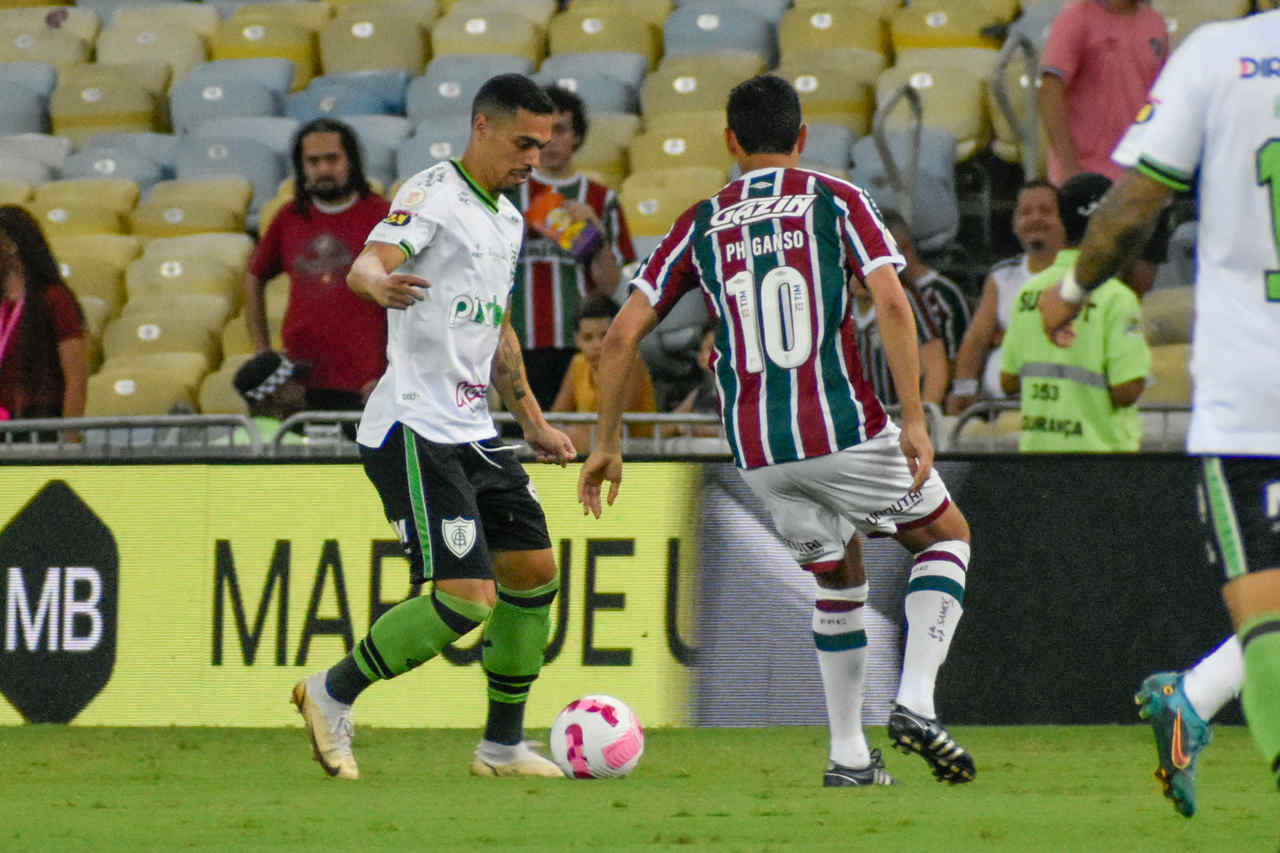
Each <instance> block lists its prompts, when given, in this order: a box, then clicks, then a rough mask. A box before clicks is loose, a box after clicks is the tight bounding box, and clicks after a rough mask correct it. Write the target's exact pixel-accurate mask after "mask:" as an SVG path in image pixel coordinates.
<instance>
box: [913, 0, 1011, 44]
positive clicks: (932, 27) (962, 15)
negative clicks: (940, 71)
mask: <svg viewBox="0 0 1280 853" xmlns="http://www.w3.org/2000/svg"><path fill="white" fill-rule="evenodd" d="M1015 11H1016V10H1015ZM1005 14H1008V17H1004V15H1005ZM1011 20H1013V13H1011V12H1008V13H1007V12H1006V10H1002V9H1000V8H998V7H992V6H984V5H983V4H981V3H969V2H967V0H965V2H958V0H917V2H915V3H912V4H911V5H910V6H908V7H904V8H902V9H899V10H898V11H896V12H894V13H893V16H892V17H891V18H890V19H889V35H890V39H891V41H892V43H893V49H894V51H895V52H896V53H900V52H901V51H904V50H912V49H915V48H938V47H981V48H999V47H1000V40H999V39H998V38H996V37H995V36H994V35H986V34H984V30H987V29H988V28H989V27H996V26H999V25H1001V24H1008V23H1009V22H1010V21H1011Z"/></svg>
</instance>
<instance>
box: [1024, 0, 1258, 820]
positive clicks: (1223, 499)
mask: <svg viewBox="0 0 1280 853" xmlns="http://www.w3.org/2000/svg"><path fill="white" fill-rule="evenodd" d="M1277 44H1280V11H1278V12H1266V13H1263V14H1259V15H1254V16H1252V17H1249V18H1244V19H1241V20H1236V21H1222V22H1214V23H1209V24H1204V25H1203V26H1201V27H1199V28H1198V29H1196V30H1195V32H1193V33H1191V35H1190V36H1188V37H1187V39H1186V41H1184V42H1183V43H1182V45H1181V46H1180V47H1179V48H1178V50H1177V51H1176V52H1175V53H1174V55H1173V56H1172V57H1171V58H1170V59H1169V62H1168V64H1167V65H1165V67H1164V70H1163V71H1161V73H1160V77H1159V79H1157V80H1156V83H1155V85H1154V86H1153V87H1152V89H1151V95H1150V97H1149V99H1148V101H1147V104H1146V106H1144V107H1143V109H1142V110H1141V112H1139V113H1138V116H1137V118H1136V120H1135V122H1134V124H1133V125H1132V126H1131V127H1130V129H1129V131H1128V133H1126V134H1125V136H1124V138H1123V139H1121V141H1120V144H1119V145H1118V146H1117V147H1116V150H1115V152H1114V153H1113V155H1112V157H1113V158H1114V159H1115V160H1116V161H1117V162H1118V163H1120V164H1121V165H1124V166H1128V167H1130V168H1129V171H1128V172H1127V173H1125V175H1124V177H1123V178H1121V180H1120V181H1119V182H1118V183H1116V185H1115V186H1114V187H1112V188H1111V191H1110V192H1108V193H1107V195H1106V196H1105V197H1104V198H1103V199H1102V201H1101V203H1100V204H1099V206H1098V209H1097V210H1096V211H1095V212H1094V214H1093V215H1092V216H1091V217H1090V219H1089V229H1088V231H1087V232H1086V233H1085V237H1084V242H1083V243H1082V244H1081V247H1080V255H1079V257H1078V258H1077V259H1076V263H1075V265H1074V267H1072V268H1071V269H1069V270H1068V271H1067V273H1066V274H1065V275H1064V276H1063V280H1062V283H1061V285H1059V286H1058V287H1053V288H1049V289H1047V290H1045V291H1044V293H1043V294H1042V295H1041V298H1040V311H1041V314H1042V315H1043V321H1044V326H1045V329H1046V331H1049V332H1052V331H1054V330H1056V329H1059V328H1061V327H1062V326H1064V325H1065V324H1067V323H1069V322H1070V321H1071V320H1072V319H1073V318H1074V317H1075V315H1076V314H1077V313H1078V312H1079V311H1080V306H1081V303H1082V302H1083V301H1085V298H1086V296H1087V295H1088V293H1089V291H1091V290H1093V289H1094V288H1096V287H1097V286H1098V285H1100V284H1101V283H1102V282H1103V281H1105V280H1106V279H1107V278H1109V277H1110V276H1112V275H1114V274H1115V273H1116V271H1117V270H1120V269H1123V268H1124V266H1125V263H1126V262H1127V261H1128V260H1129V259H1130V258H1131V257H1132V256H1133V255H1134V253H1136V252H1137V251H1138V250H1139V249H1140V248H1141V247H1142V244H1143V242H1144V240H1143V237H1144V233H1145V232H1146V231H1147V230H1148V229H1149V228H1150V226H1151V224H1152V223H1153V222H1154V221H1155V220H1156V217H1157V216H1158V215H1159V214H1160V211H1161V210H1162V209H1163V208H1164V207H1165V206H1166V205H1167V204H1168V203H1169V201H1170V199H1171V198H1172V196H1173V193H1174V192H1175V191H1178V190H1186V189H1189V188H1190V186H1191V184H1192V182H1193V176H1194V175H1195V174H1196V171H1197V170H1199V173H1200V180H1199V190H1198V195H1199V207H1200V225H1199V236H1198V240H1197V252H1196V306H1195V307H1196V312H1195V328H1194V331H1193V344H1192V355H1191V369H1192V373H1193V374H1194V375H1195V377H1196V382H1195V389H1194V392H1193V398H1192V413H1191V429H1190V431H1189V433H1188V435H1187V450H1188V452H1189V453H1192V454H1195V455H1198V456H1201V457H1202V461H1203V465H1202V482H1201V483H1200V495H1201V498H1202V505H1203V506H1204V507H1205V508H1206V511H1207V516H1208V518H1209V520H1210V522H1211V526H1212V528H1213V533H1214V538H1215V543H1216V551H1217V556H1218V558H1219V559H1220V560H1221V561H1222V565H1223V566H1224V568H1225V571H1226V576H1227V581H1226V584H1225V586H1224V587H1223V597H1224V598H1225V599H1226V602H1227V607H1228V609H1229V610H1230V611H1231V617H1232V621H1233V623H1234V624H1235V628H1236V635H1237V636H1238V637H1239V644H1240V646H1242V647H1243V656H1244V668H1243V681H1244V690H1243V692H1242V695H1241V698H1242V701H1243V704H1244V711H1245V716H1246V717H1247V718H1248V721H1249V729H1250V731H1252V733H1253V737H1254V740H1255V741H1256V742H1257V744H1258V746H1259V747H1260V748H1261V749H1262V752H1263V755H1264V756H1265V757H1266V760H1267V762H1268V763H1269V765H1270V767H1271V769H1272V771H1273V772H1275V773H1277V774H1280V258H1278V257H1277V256H1278V255H1280V57H1277V56H1276V45H1277ZM1233 645H1234V644H1233V643H1230V642H1228V643H1227V644H1225V645H1224V646H1222V647H1221V648H1220V649H1219V651H1220V652H1222V654H1221V655H1219V654H1218V652H1215V653H1214V655H1212V656H1211V658H1220V659H1221V661H1220V664H1219V666H1220V668H1221V669H1222V671H1223V672H1226V673H1230V672H1231V671H1232V670H1234V669H1235V668H1236V666H1237V665H1236V664H1235V663H1233V662H1232V659H1233V658H1234V659H1236V660H1238V655H1239V651H1238V650H1235V649H1233ZM1197 669H1200V667H1197ZM1237 671H1238V670H1237ZM1169 675H1172V676H1173V677H1172V678H1162V677H1161V676H1169ZM1224 680H1226V679H1225V678H1224ZM1194 693H1195V691H1193V690H1191V689H1188V685H1187V683H1186V678H1185V677H1178V675H1177V673H1160V674H1157V675H1156V676H1152V677H1151V678H1148V679H1147V681H1146V682H1144V683H1143V685H1142V687H1141V688H1140V690H1139V693H1138V696H1137V699H1138V701H1139V703H1141V704H1142V705H1143V715H1144V716H1150V717H1151V718H1152V721H1153V725H1154V727H1155V731H1156V744H1157V751H1158V753H1159V758H1160V767H1159V769H1158V770H1157V771H1156V776H1157V777H1158V778H1159V779H1160V780H1161V782H1162V783H1163V784H1164V786H1165V794H1166V796H1168V797H1169V798H1170V799H1172V800H1173V801H1174V804H1175V806H1177V808H1178V810H1179V811H1180V812H1181V813H1182V814H1185V815H1187V816H1190V814H1191V813H1192V812H1194V810H1195V788H1194V773H1195V759H1196V753H1197V752H1199V750H1200V749H1201V748H1202V747H1203V746H1204V745H1205V743H1207V740H1208V731H1207V728H1208V727H1207V720H1208V718H1209V716H1212V711H1213V710H1215V708H1213V704H1221V703H1222V702H1224V701H1225V700H1226V698H1229V696H1230V684H1229V683H1227V689H1225V690H1222V691H1217V694H1218V695H1217V697H1216V698H1213V697H1206V701H1208V700H1209V699H1212V703H1210V704H1209V707H1208V709H1207V710H1206V707H1205V706H1204V705H1203V704H1201V705H1198V704H1197V703H1196V701H1195V695H1194ZM1223 694H1225V695H1223ZM1277 779H1278V781H1280V775H1278V776H1277Z"/></svg>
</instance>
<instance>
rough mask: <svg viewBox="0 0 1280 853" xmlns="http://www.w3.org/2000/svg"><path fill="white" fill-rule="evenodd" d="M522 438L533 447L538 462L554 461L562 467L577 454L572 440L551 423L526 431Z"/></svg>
mask: <svg viewBox="0 0 1280 853" xmlns="http://www.w3.org/2000/svg"><path fill="white" fill-rule="evenodd" d="M524 440H525V441H526V442H528V444H529V447H531V448H532V449H533V452H534V453H535V454H536V455H537V457H538V461H539V462H548V463H554V464H556V465H559V466H560V467H561V468H563V467H564V466H565V465H567V464H569V463H570V462H572V461H573V460H574V459H576V458H577V456H578V451H577V450H576V449H575V448H574V446H573V440H572V439H571V438H569V436H567V435H565V434H564V433H563V432H562V431H560V430H558V429H556V428H555V427H553V426H551V424H546V425H544V426H543V427H542V428H541V429H537V430H530V431H529V432H526V433H525V435H524Z"/></svg>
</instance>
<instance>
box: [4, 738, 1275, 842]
mask: <svg viewBox="0 0 1280 853" xmlns="http://www.w3.org/2000/svg"><path fill="white" fill-rule="evenodd" d="M953 733H954V734H955V735H956V736H957V738H958V739H959V740H960V741H961V742H962V743H964V744H965V745H966V746H968V747H969V748H970V749H971V751H972V752H973V753H974V756H975V757H976V759H977V762H978V779H977V780H976V781H975V782H973V783H971V784H968V785H962V786H955V787H947V786H944V785H940V784H938V783H936V782H934V781H933V778H932V777H931V776H929V774H928V772H927V770H926V768H925V765H924V762H923V761H921V760H920V759H919V758H918V757H915V756H904V755H901V754H899V753H896V752H892V751H889V750H888V749H887V743H886V738H885V734H884V730H883V729H879V728H875V729H871V730H870V732H869V736H870V738H871V740H872V743H873V745H879V746H881V747H885V748H886V761H887V762H888V765H889V770H890V771H891V772H892V773H894V774H895V775H897V777H898V779H899V782H900V785H899V786H898V787H896V788H878V789H847V788H846V789H824V788H822V787H821V785H820V782H821V770H822V766H823V761H824V758H825V755H826V731H825V729H820V728H799V727H797V728H770V729H657V730H653V731H650V732H648V739H647V743H646V749H645V755H644V757H643V758H642V759H641V762H640V765H639V767H638V769H637V770H636V772H635V773H634V775H632V776H631V777H630V778H628V779H623V780H612V781H570V780H563V781H562V780H558V779H475V778H472V777H470V776H469V775H467V766H468V763H469V760H470V754H471V750H472V748H473V747H474V745H475V743H476V740H477V738H478V733H477V732H476V731H465V730H438V729H437V730H404V729H394V730H393V729H358V730H357V734H356V741H355V747H356V755H357V757H358V759H359V761H360V767H361V773H362V778H361V779H360V780H359V781H358V782H340V781H337V780H333V779H329V778H327V777H325V776H324V774H323V773H322V772H321V770H320V768H319V766H318V765H317V764H315V763H314V762H313V761H312V760H311V754H310V753H311V751H310V747H309V746H308V745H307V743H306V738H305V735H304V734H303V733H302V731H301V729H297V728H280V729H178V728H173V729H128V728H112V729H106V728H88V727H83V728H82V727H52V726H28V727H12V728H0V756H3V767H4V783H3V786H2V788H3V795H2V796H0V850H2V851H6V853H7V852H8V851H63V850H85V851H93V853H107V851H117V850H118V851H142V850H165V851H179V850H217V851H224V850H226V851H295V850H314V851H331V850H332V851H345V850H394V851H397V852H398V853H403V851H409V850H445V851H468V850H503V849H508V848H509V849H518V850H595V851H621V850H686V849H691V848H697V849H703V850H715V851H738V850H740V851H775V850H777V851H781V850H788V851H792V850H793V851H813V850H832V851H835V850H840V851H869V853H891V851H899V850H900V851H910V853H919V851H947V853H967V851H1042V850H1043V851H1073V850H1079V851H1088V853H1102V851H1110V850H1115V851H1125V852H1126V853H1146V852H1147V851H1161V853H1173V851H1233V853H1234V851H1245V850H1268V851H1274V850H1275V849H1276V846H1277V842H1278V841H1280V793H1277V791H1276V789H1275V785H1274V782H1273V781H1272V779H1271V778H1270V775H1269V774H1268V772H1267V771H1266V769H1265V767H1264V766H1263V764H1264V762H1263V761H1262V760H1261V758H1260V757H1259V755H1258V753H1257V752H1256V750H1255V748H1254V746H1253V743H1252V741H1251V740H1250V739H1249V736H1248V733H1247V732H1246V731H1245V730H1243V729H1240V728H1231V727H1228V728H1220V729H1219V730H1218V731H1217V733H1216V734H1217V737H1216V739H1215V742H1214V743H1213V745H1212V746H1210V747H1209V749H1208V750H1207V751H1206V752H1205V753H1204V754H1203V756H1202V758H1201V766H1200V796H1199V807H1200V813H1199V814H1197V815H1196V817H1194V818H1192V819H1190V820H1187V819H1185V818H1182V817H1179V816H1178V815H1176V814H1175V813H1174V811H1173V808H1172V807H1171V806H1170V804H1169V803H1168V802H1167V801H1165V800H1164V799H1163V798H1161V796H1160V794H1159V789H1158V786H1157V784H1156V782H1155V780H1154V779H1152V778H1151V772H1152V770H1153V769H1154V767H1155V750H1154V749H1153V748H1152V739H1151V732H1150V729H1149V728H1148V727H1146V726H1145V725H1134V726H1101V727H1081V726H1076V727H1062V728H1056V727H969V728H963V727H958V728H956V729H954V730H953ZM538 735H542V736H545V730H544V731H542V732H537V731H534V732H531V736H538Z"/></svg>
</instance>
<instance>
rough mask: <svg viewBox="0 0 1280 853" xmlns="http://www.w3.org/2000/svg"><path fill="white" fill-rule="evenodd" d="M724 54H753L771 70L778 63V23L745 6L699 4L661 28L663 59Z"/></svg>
mask: <svg viewBox="0 0 1280 853" xmlns="http://www.w3.org/2000/svg"><path fill="white" fill-rule="evenodd" d="M779 12H781V9H779ZM721 51H727V52H741V53H750V54H754V55H755V56H758V57H760V59H761V60H762V61H763V62H764V63H765V64H766V65H768V66H770V67H772V66H773V65H774V64H775V63H777V61H778V31H777V21H769V20H766V19H765V18H763V17H761V16H759V15H756V14H755V13H754V11H753V10H751V9H750V8H747V7H743V6H731V5H729V4H727V3H726V4H724V5H722V6H715V5H709V4H700V3H699V4H693V5H689V6H681V7H679V8H678V9H676V10H675V11H674V12H672V13H671V14H670V15H669V16H668V17H667V20H666V22H665V23H664V24H663V25H662V54H663V57H664V58H666V57H670V56H683V55H685V54H690V53H692V54H702V53H716V52H721Z"/></svg>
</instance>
